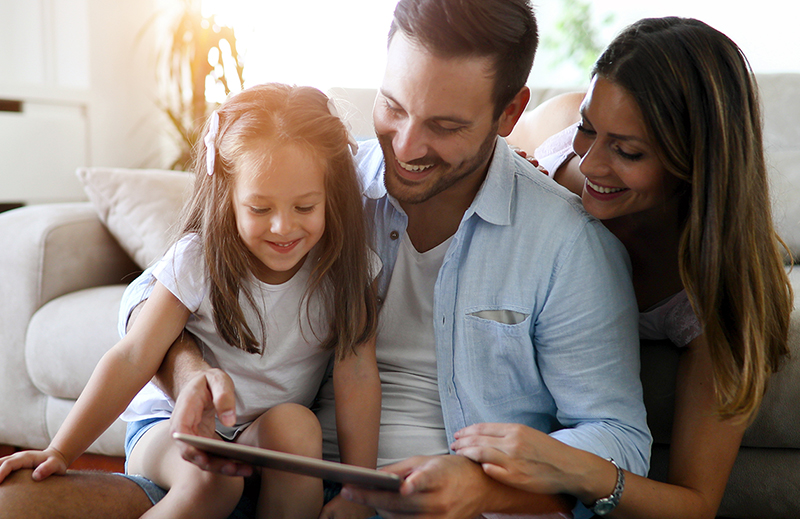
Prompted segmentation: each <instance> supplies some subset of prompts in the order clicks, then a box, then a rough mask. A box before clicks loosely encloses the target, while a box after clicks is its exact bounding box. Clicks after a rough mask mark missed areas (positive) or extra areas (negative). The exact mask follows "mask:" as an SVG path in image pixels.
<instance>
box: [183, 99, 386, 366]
mask: <svg viewBox="0 0 800 519" xmlns="http://www.w3.org/2000/svg"><path fill="white" fill-rule="evenodd" d="M328 102H329V99H328V97H327V96H325V94H323V93H322V92H320V91H319V90H317V89H315V88H311V87H297V86H288V85H283V84H276V83H271V84H263V85H258V86H254V87H251V88H248V89H246V90H244V91H242V92H240V93H238V94H236V95H235V96H233V97H231V98H229V99H228V100H226V101H225V102H224V103H223V104H222V105H221V106H220V107H219V108H218V109H217V115H218V116H219V131H218V133H217V135H216V138H215V139H214V140H213V143H214V148H215V150H216V154H215V165H214V170H213V175H209V174H208V172H207V168H206V151H207V150H206V145H205V143H204V142H202V141H201V142H199V143H198V146H197V148H196V150H195V160H194V171H195V185H194V192H193V195H192V197H191V200H190V202H189V205H188V206H187V210H186V212H185V217H184V224H183V227H182V230H183V233H184V234H186V233H197V234H198V235H199V236H200V237H201V240H202V243H203V253H204V258H205V266H206V269H207V274H208V277H209V280H210V299H211V304H212V306H213V311H214V323H215V325H216V328H217V331H218V332H219V334H220V335H221V336H222V338H223V339H224V340H225V341H226V342H228V343H229V344H231V345H232V346H234V347H236V348H240V349H242V350H244V351H247V352H250V353H262V352H263V344H261V341H260V340H259V335H257V334H256V333H254V330H251V329H250V327H249V326H248V324H247V322H246V320H245V316H244V312H243V310H242V308H241V305H240V303H239V301H240V292H241V293H242V295H244V297H245V299H246V301H247V302H248V304H249V305H251V306H252V307H253V308H254V309H256V312H257V313H258V306H257V305H256V304H255V301H254V299H253V296H252V294H250V293H249V291H248V290H247V288H246V287H247V284H243V283H242V280H243V279H245V278H246V277H247V276H248V275H249V274H250V272H251V267H252V266H253V262H254V261H258V260H256V259H255V258H254V257H253V255H252V254H251V253H250V251H249V250H248V249H247V247H246V246H245V244H244V243H243V242H242V240H241V238H240V237H239V234H238V231H237V226H236V218H235V214H234V209H233V204H232V191H233V186H234V179H235V175H236V173H237V168H236V166H237V164H241V161H243V160H245V158H246V159H247V160H254V159H255V160H262V161H263V160H269V150H271V149H275V148H276V147H280V146H284V145H294V146H298V147H299V148H300V149H302V150H304V151H305V152H307V153H308V154H309V156H311V157H314V158H315V159H316V160H318V161H319V163H320V164H322V165H323V167H324V171H325V197H326V200H325V231H324V233H323V235H322V238H321V239H320V241H319V243H318V244H317V246H316V247H315V251H314V255H313V258H312V256H311V255H309V258H307V259H306V261H311V260H314V261H315V263H314V265H313V268H312V272H311V278H310V280H309V286H308V289H307V291H306V294H305V300H306V301H308V300H309V299H310V298H311V297H312V296H313V297H315V298H318V299H319V300H320V301H321V304H322V315H324V316H326V317H327V318H328V319H329V322H328V324H329V326H328V333H327V336H326V337H324V338H320V339H321V343H322V345H323V347H325V348H335V354H336V357H337V358H343V357H344V356H345V355H347V354H348V353H349V352H351V351H353V348H354V347H355V345H356V344H358V343H361V342H364V341H365V340H367V339H368V338H370V337H371V336H372V335H373V334H374V333H375V329H376V326H377V317H376V316H377V304H376V297H375V294H374V292H373V290H372V288H371V276H370V267H369V257H368V242H367V237H368V229H367V222H366V220H365V215H364V210H363V202H362V197H361V187H360V183H359V181H358V178H357V176H356V172H355V165H354V162H353V156H352V154H351V150H350V147H349V145H348V144H349V139H350V136H349V133H348V131H347V129H346V128H345V126H344V124H343V123H342V121H341V120H340V119H339V117H337V116H335V115H333V114H332V113H331V111H330V109H329V105H328ZM208 126H209V124H208V123H207V125H206V132H207V131H208ZM206 132H204V134H206ZM308 311H310V309H308V307H307V312H308ZM259 316H260V314H259ZM260 318H261V327H262V330H263V331H264V333H266V330H265V329H264V320H263V316H260ZM309 321H310V322H313V320H312V319H309ZM314 333H315V334H316V331H314ZM262 336H263V334H262Z"/></svg>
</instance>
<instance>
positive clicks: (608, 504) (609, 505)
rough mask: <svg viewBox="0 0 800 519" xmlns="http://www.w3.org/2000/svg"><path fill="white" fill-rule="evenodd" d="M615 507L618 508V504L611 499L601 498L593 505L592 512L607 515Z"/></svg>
mask: <svg viewBox="0 0 800 519" xmlns="http://www.w3.org/2000/svg"><path fill="white" fill-rule="evenodd" d="M614 508H616V505H615V504H614V502H612V501H611V500H610V499H601V500H600V501H598V502H597V503H595V504H594V506H593V507H592V512H594V513H596V514H597V515H606V514H607V513H609V512H611V511H612V510H614Z"/></svg>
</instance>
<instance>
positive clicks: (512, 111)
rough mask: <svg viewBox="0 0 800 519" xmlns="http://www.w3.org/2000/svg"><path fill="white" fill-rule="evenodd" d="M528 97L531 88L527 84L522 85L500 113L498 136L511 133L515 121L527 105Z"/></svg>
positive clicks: (529, 97) (505, 135) (506, 135)
mask: <svg viewBox="0 0 800 519" xmlns="http://www.w3.org/2000/svg"><path fill="white" fill-rule="evenodd" d="M530 99H531V90H530V88H528V87H527V86H524V87H522V88H521V89H520V91H519V92H517V95H515V96H514V99H512V100H511V102H510V103H508V105H507V106H506V107H505V109H504V110H503V113H502V114H500V120H499V121H498V123H499V124H498V127H497V134H498V135H499V136H500V137H508V134H509V133H511V130H513V129H514V126H515V125H516V124H517V121H519V118H520V117H521V116H522V112H524V111H525V107H526V106H528V101H530Z"/></svg>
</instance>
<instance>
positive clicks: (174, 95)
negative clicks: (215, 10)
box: [157, 0, 244, 170]
mask: <svg viewBox="0 0 800 519" xmlns="http://www.w3.org/2000/svg"><path fill="white" fill-rule="evenodd" d="M177 3H178V4H179V5H177V6H176V7H177V9H176V10H175V12H174V13H171V14H170V15H169V18H170V20H169V23H168V27H167V31H166V32H167V37H166V38H165V41H164V44H163V47H162V49H161V51H160V52H159V57H158V79H159V84H160V90H161V92H162V94H161V99H160V100H159V104H160V106H161V109H162V110H163V111H164V113H165V114H166V116H167V117H168V119H169V121H170V123H171V126H172V129H173V133H174V134H175V136H176V141H177V147H178V153H177V157H176V158H175V160H174V161H173V162H172V163H171V164H170V168H172V169H181V170H185V169H187V168H188V167H189V166H190V161H191V150H192V148H193V147H194V145H195V143H196V142H197V141H198V139H199V138H200V131H201V130H202V127H203V123H204V122H205V120H206V118H207V117H208V115H210V113H211V112H212V111H213V110H214V109H215V108H216V106H217V103H215V102H212V101H209V95H208V94H209V89H210V88H212V87H215V86H216V85H221V86H222V87H223V89H224V93H225V95H228V94H229V93H230V92H231V91H232V90H235V91H238V90H241V89H242V88H243V86H244V76H243V73H244V65H243V64H242V60H241V59H240V54H239V52H238V51H237V48H236V35H235V33H234V30H233V28H232V27H228V26H226V25H222V24H220V23H217V21H216V19H215V16H213V15H212V16H203V13H202V9H201V1H200V0H179V2H177ZM163 15H164V13H160V14H159V15H157V16H163Z"/></svg>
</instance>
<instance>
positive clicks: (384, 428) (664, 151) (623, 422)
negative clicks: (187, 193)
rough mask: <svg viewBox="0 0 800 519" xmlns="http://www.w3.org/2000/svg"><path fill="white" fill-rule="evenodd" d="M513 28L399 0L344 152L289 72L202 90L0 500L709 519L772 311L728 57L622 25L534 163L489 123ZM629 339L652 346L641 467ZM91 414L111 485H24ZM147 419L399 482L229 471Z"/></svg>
mask: <svg viewBox="0 0 800 519" xmlns="http://www.w3.org/2000/svg"><path fill="white" fill-rule="evenodd" d="M537 41H538V36H537V27H536V20H535V17H534V14H533V11H532V8H531V5H530V3H529V1H528V0H465V1H459V2H455V1H453V0H401V1H400V2H399V3H398V5H397V8H396V10H395V14H394V19H393V21H392V25H391V29H390V32H389V43H388V59H387V65H386V71H385V75H384V78H383V82H382V85H381V88H380V91H379V95H378V98H377V100H376V103H375V107H374V112H373V118H374V124H375V131H376V134H377V136H378V138H377V140H376V141H368V142H362V143H359V145H358V146H357V148H358V151H357V153H356V155H355V160H353V156H352V154H351V151H353V150H354V149H355V148H356V146H355V144H354V143H352V142H350V141H349V139H348V135H347V131H346V130H345V129H344V126H343V124H342V123H341V121H340V120H339V119H338V117H337V116H336V112H335V110H332V109H331V108H330V104H331V103H330V101H329V100H328V99H327V98H326V97H325V96H324V94H322V93H321V92H318V91H315V90H313V89H309V88H304V87H288V86H284V85H263V86H258V87H253V88H251V89H247V90H245V91H243V92H242V93H240V94H237V95H235V96H233V97H232V98H230V99H229V100H227V101H226V102H225V103H223V105H221V106H220V107H219V109H218V110H217V111H216V112H215V113H214V114H213V115H212V117H211V118H210V119H209V121H208V122H207V124H206V127H205V134H204V135H205V138H204V139H203V141H202V142H201V143H200V145H199V146H198V149H197V157H196V160H195V168H194V169H195V171H194V175H195V182H194V192H193V194H192V197H191V201H190V203H189V205H188V206H187V210H186V214H185V218H184V223H183V227H182V235H181V237H180V239H179V240H178V241H177V242H176V243H175V244H174V246H173V247H172V248H171V249H170V250H169V252H168V253H167V255H165V257H164V258H163V259H162V260H160V261H159V262H157V263H156V264H155V265H153V266H152V267H151V268H149V269H148V270H146V271H145V273H143V274H142V276H141V277H140V278H139V279H137V280H136V281H134V282H133V283H132V284H131V285H130V288H129V289H128V290H127V291H126V295H125V296H124V297H123V301H122V308H121V312H120V314H121V319H120V326H121V328H122V329H121V335H122V339H121V340H120V342H119V343H118V344H117V345H116V346H114V348H112V349H111V350H110V351H109V353H108V354H107V355H106V356H104V358H103V359H102V361H101V363H100V364H99V365H98V367H97V368H96V370H95V372H94V373H93V375H92V379H91V380H90V382H89V385H88V386H87V387H86V389H85V390H84V392H83V393H82V394H81V397H80V398H79V400H78V403H77V404H76V406H75V408H74V409H73V411H72V412H71V413H70V416H69V417H68V419H67V421H66V422H65V423H64V425H63V426H62V427H61V429H60V430H59V432H58V434H57V435H56V437H55V438H54V439H53V441H52V443H51V445H50V446H49V447H48V448H47V449H45V450H44V451H25V452H19V453H16V454H13V455H11V456H8V457H6V458H3V459H2V460H0V481H3V480H5V481H3V482H2V484H0V509H2V510H3V511H4V516H5V517H26V518H30V517H48V516H50V515H52V513H53V511H54V510H58V513H59V516H61V517H81V518H87V517H106V516H109V517H139V516H142V515H145V516H147V517H183V516H187V517H220V518H224V517H228V516H231V517H247V516H258V517H293V518H295V517H309V518H315V517H323V518H339V517H370V516H372V515H375V514H376V513H377V514H379V515H380V516H381V517H384V518H392V517H405V516H407V515H424V516H426V517H451V518H464V519H466V518H473V517H477V516H480V515H481V514H492V513H504V514H524V515H531V516H544V517H571V516H574V517H588V516H591V515H592V514H596V515H600V516H603V515H607V514H611V515H612V516H614V517H642V518H643V517H674V518H681V519H683V518H690V517H698V518H700V517H714V516H715V514H716V511H717V508H718V507H719V504H720V501H721V499H722V496H723V492H724V490H725V485H726V481H727V479H728V475H729V474H730V471H731V468H732V466H733V463H734V460H735V459H736V455H737V452H738V449H739V445H740V442H741V440H742V436H743V434H744V431H745V428H746V427H747V425H748V424H749V423H750V421H751V420H752V419H753V417H754V416H755V413H756V412H757V410H758V408H759V404H760V402H761V400H762V398H763V396H764V393H765V390H766V387H767V383H768V380H769V377H770V375H771V374H772V373H773V372H775V371H776V370H777V369H778V368H779V366H780V364H781V360H782V358H783V357H784V356H785V355H786V354H787V352H788V348H787V335H788V329H789V317H790V313H791V309H792V304H793V295H792V289H791V285H790V283H789V280H788V278H787V275H786V273H785V271H784V267H783V256H782V249H781V241H780V239H779V238H778V236H777V235H776V232H775V230H774V226H773V222H772V216H771V210H770V205H769V196H768V186H767V170H766V165H765V161H764V152H763V144H762V133H761V116H760V111H759V104H758V98H757V94H756V85H755V82H754V79H753V75H752V73H751V71H750V69H749V65H748V64H747V61H746V59H745V57H744V56H743V54H742V52H741V51H740V49H739V48H738V47H737V46H736V45H735V44H734V43H733V42H732V41H731V40H730V39H729V38H727V37H726V36H725V35H723V34H722V33H720V32H719V31H717V30H715V29H713V28H711V27H709V26H708V25H706V24H704V23H702V22H700V21H697V20H693V19H682V18H662V19H645V20H641V21H639V22H637V23H635V24H633V25H632V26H630V27H628V28H627V29H625V30H624V31H623V32H622V33H620V35H619V36H617V38H616V39H615V40H614V41H613V42H612V43H611V44H610V45H609V46H608V48H607V49H606V50H605V51H604V52H603V54H602V55H601V56H600V58H599V59H598V61H597V63H596V64H595V67H594V69H593V71H592V81H591V84H590V87H589V90H588V92H587V93H586V94H585V96H581V98H580V99H576V98H575V97H574V96H565V97H562V98H557V99H556V100H554V101H553V102H552V103H551V107H552V109H553V110H560V111H562V112H563V111H564V110H567V111H568V112H571V113H574V118H575V120H576V121H578V123H577V125H573V126H569V127H567V128H564V129H563V131H562V132H560V133H558V134H557V135H555V136H553V138H552V139H550V140H548V141H547V142H546V143H545V144H544V145H543V147H542V148H541V149H540V150H539V151H538V153H537V154H536V156H537V157H539V158H540V161H539V168H540V169H537V168H536V167H535V166H534V165H532V164H531V162H530V161H528V160H527V159H525V158H523V155H524V153H517V152H515V151H513V150H512V149H511V148H510V147H509V146H508V145H507V144H506V142H505V140H503V139H500V138H498V137H507V136H508V135H509V134H510V133H511V131H512V130H513V129H514V127H515V125H516V124H517V122H518V120H519V119H520V117H521V116H522V114H523V111H524V110H525V107H526V105H527V103H528V100H529V96H530V93H529V90H528V87H526V86H525V83H526V81H527V79H528V75H529V73H530V69H531V65H532V63H533V57H534V54H535V50H536V46H537ZM565 107H566V108H565ZM540 115H542V114H541V113H540ZM544 116H545V117H547V113H546V112H545V113H544ZM561 129H562V128H559V130H561ZM528 151H531V152H532V151H533V150H528ZM542 170H544V171H542ZM356 175H358V178H357V177H356ZM550 177H552V178H550ZM553 179H555V181H556V182H554V181H553ZM559 183H560V184H563V186H566V188H565V187H562V186H559V185H558V184H559ZM570 191H573V192H574V193H571V192H570ZM575 194H577V195H578V196H575ZM362 206H363V208H364V210H363V211H362ZM368 230H370V232H372V233H373V234H372V236H371V237H369V238H368V237H367V233H368ZM367 245H369V247H367ZM370 248H371V249H372V250H374V252H371V251H370ZM373 256H377V257H373ZM184 332H186V333H184ZM640 336H641V337H643V338H648V339H668V340H670V341H672V342H673V343H674V344H675V347H677V348H681V350H682V353H681V356H680V363H679V367H678V375H677V383H676V388H677V390H676V391H677V393H676V404H675V416H674V427H673V431H672V450H671V458H670V461H671V467H670V474H669V478H668V481H666V482H657V481H654V480H651V479H648V478H647V477H646V476H647V472H648V464H649V456H650V445H651V440H652V438H651V435H650V432H649V430H648V427H647V422H646V416H645V407H644V403H643V400H642V398H643V397H642V384H641V381H640V378H639V366H640V362H639V360H640V357H639V338H640ZM329 364H330V365H331V366H332V370H331V373H329V374H328V375H329V376H327V377H325V374H326V373H325V371H326V367H327V366H328V365H329ZM153 375H156V378H155V383H150V384H148V381H149V380H150V378H151V377H152V376H153ZM323 379H324V380H323ZM320 383H322V384H323V387H322V389H321V390H320V392H319V396H318V398H316V404H315V405H316V407H317V409H316V411H317V412H316V415H315V414H312V413H311V412H310V411H309V407H310V406H311V405H312V401H314V400H315V396H316V395H317V389H318V387H319V385H320ZM146 384H147V385H146ZM143 387H144V389H143ZM132 399H133V401H132V402H131V400H132ZM334 401H335V402H336V405H335V407H334ZM126 407H127V409H126ZM123 411H125V418H126V419H127V420H129V424H128V435H127V436H128V438H127V441H126V453H127V454H128V458H127V472H128V475H127V477H126V478H123V477H119V476H100V475H91V474H68V475H67V477H64V478H59V477H55V476H54V475H56V474H58V475H63V474H65V473H66V469H67V467H68V466H69V464H70V462H71V461H73V460H74V459H75V458H76V457H77V456H79V455H80V454H81V452H83V450H85V449H86V448H87V447H88V445H89V444H90V443H91V442H92V441H93V440H94V439H95V438H96V437H97V436H98V435H99V434H100V433H101V432H102V431H103V430H104V429H105V428H106V427H108V425H109V424H110V423H111V422H112V421H113V420H114V419H116V418H117V416H118V415H119V414H120V413H122V412H123ZM215 416H216V417H218V419H217V420H216V421H215V419H214V417H215ZM171 432H186V433H193V434H198V433H199V434H202V435H205V436H214V435H217V436H219V437H222V438H224V439H226V440H229V441H233V442H240V443H245V444H250V445H256V446H262V447H267V448H274V449H278V450H286V451H289V452H296V453H301V454H305V455H309V456H315V457H323V456H324V457H325V458H334V459H340V460H341V461H343V462H346V463H351V464H357V465H363V466H371V467H374V466H378V467H381V468H382V469H383V470H386V471H389V472H392V473H395V474H398V475H399V476H401V477H403V478H404V481H403V484H402V487H401V489H400V491H399V492H389V491H381V490H374V489H367V488H360V487H356V486H352V485H345V486H344V487H343V488H341V489H340V488H337V487H336V486H335V485H329V484H326V485H325V487H324V488H323V484H322V482H321V481H319V480H315V479H313V478H307V477H301V476H296V475H292V474H289V473H285V472H279V471H273V470H269V471H267V470H264V471H262V472H261V473H260V474H254V473H253V469H252V467H249V466H246V465H241V464H237V463H234V462H231V461H229V460H222V459H216V458H211V457H209V456H207V455H205V454H204V453H202V452H200V451H198V450H196V449H193V448H189V447H186V446H180V445H179V444H178V443H175V442H173V441H172V439H171ZM337 438H338V440H337ZM378 440H380V441H378ZM337 445H338V453H337V452H335V451H336V449H335V448H334V447H335V446H337ZM181 458H183V459H181ZM185 460H188V461H185ZM51 475H52V476H51ZM251 476H253V477H257V478H260V483H259V484H258V485H256V486H255V489H253V488H251V487H250V486H249V485H248V484H246V482H248V481H251V480H252V479H253V478H252V477H251ZM109 496H113V498H109Z"/></svg>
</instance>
